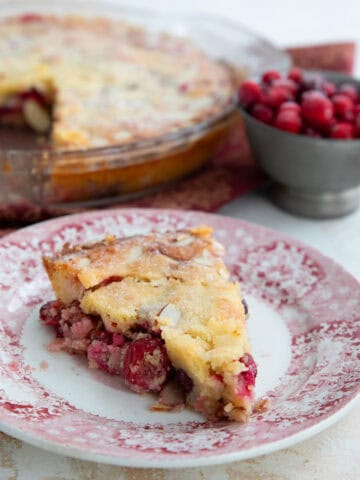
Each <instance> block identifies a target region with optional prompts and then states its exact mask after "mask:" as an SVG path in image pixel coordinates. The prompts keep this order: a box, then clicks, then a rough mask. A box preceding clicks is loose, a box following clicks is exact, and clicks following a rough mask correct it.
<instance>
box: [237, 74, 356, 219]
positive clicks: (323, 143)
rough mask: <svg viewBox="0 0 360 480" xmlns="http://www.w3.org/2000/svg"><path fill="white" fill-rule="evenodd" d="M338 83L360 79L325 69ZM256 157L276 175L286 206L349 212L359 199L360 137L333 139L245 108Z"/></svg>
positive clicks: (274, 193)
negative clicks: (268, 121)
mask: <svg viewBox="0 0 360 480" xmlns="http://www.w3.org/2000/svg"><path fill="white" fill-rule="evenodd" d="M321 74H322V75H323V76H324V77H325V78H327V79H329V80H331V81H333V82H334V83H343V82H345V81H346V82H347V83H352V84H354V85H356V86H357V88H358V89H359V90H360V81H357V80H354V79H353V78H351V77H348V76H346V75H341V74H336V73H332V72H331V73H330V72H321ZM240 111H241V114H242V117H243V120H244V123H245V128H246V131H247V134H248V137H249V142H250V146H251V149H252V152H253V154H254V156H255V159H256V160H257V162H258V163H259V164H260V166H261V167H262V168H263V169H264V170H265V172H266V173H267V174H268V175H269V176H270V178H271V179H272V180H273V182H272V184H271V186H270V189H269V195H270V198H271V199H272V201H273V202H274V203H275V204H277V205H278V206H280V207H281V208H283V209H285V210H287V211H289V212H291V213H294V214H297V215H301V216H306V217H313V218H331V217H339V216H342V215H346V214H348V213H350V212H352V211H353V210H355V209H356V208H357V207H358V206H359V203H360V139H359V140H331V139H323V138H313V137H307V136H305V135H297V134H292V133H287V132H284V131H282V130H278V129H276V128H274V127H271V126H268V125H265V124H264V123H262V122H260V121H258V120H256V119H255V118H253V117H252V116H250V115H249V114H248V113H246V112H245V111H244V110H243V109H242V108H240Z"/></svg>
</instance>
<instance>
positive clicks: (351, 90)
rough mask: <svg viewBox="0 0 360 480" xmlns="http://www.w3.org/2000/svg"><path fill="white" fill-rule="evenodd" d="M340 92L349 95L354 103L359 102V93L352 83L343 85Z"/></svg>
mask: <svg viewBox="0 0 360 480" xmlns="http://www.w3.org/2000/svg"><path fill="white" fill-rule="evenodd" d="M339 92H340V93H343V94H344V95H347V96H348V97H349V98H351V100H352V101H353V102H357V100H358V91H357V89H356V87H355V85H352V84H351V83H344V84H343V85H341V86H340V88H339Z"/></svg>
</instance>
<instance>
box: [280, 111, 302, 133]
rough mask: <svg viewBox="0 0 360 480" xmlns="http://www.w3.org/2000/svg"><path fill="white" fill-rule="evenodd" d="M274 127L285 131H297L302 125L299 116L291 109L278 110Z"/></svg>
mask: <svg viewBox="0 0 360 480" xmlns="http://www.w3.org/2000/svg"><path fill="white" fill-rule="evenodd" d="M274 127H276V128H279V129H280V130H285V131H286V132H291V133H299V132H300V130H301V127H302V121H301V117H300V115H299V114H298V113H297V112H294V111H293V110H280V111H279V113H278V114H277V116H276V118H275V121H274Z"/></svg>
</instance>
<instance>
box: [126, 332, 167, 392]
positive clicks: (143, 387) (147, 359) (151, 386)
mask: <svg viewBox="0 0 360 480" xmlns="http://www.w3.org/2000/svg"><path fill="white" fill-rule="evenodd" d="M170 367H171V365H170V361H169V358H168V356H167V352H166V349H165V347H164V344H163V343H162V341H161V340H160V339H159V338H156V337H151V336H147V337H142V338H139V339H137V340H134V341H133V342H132V343H130V345H129V347H128V349H127V351H126V354H125V358H124V379H125V383H126V384H127V385H128V386H129V388H131V390H134V391H135V392H138V393H144V392H159V391H160V390H161V389H162V387H163V386H164V384H165V382H166V380H167V377H168V373H169V371H170Z"/></svg>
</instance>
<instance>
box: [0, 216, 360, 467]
mask: <svg viewBox="0 0 360 480" xmlns="http://www.w3.org/2000/svg"><path fill="white" fill-rule="evenodd" d="M204 223H206V224H209V225H211V226H213V227H214V229H215V235H216V236H217V237H218V238H219V240H220V241H221V242H222V243H223V244H224V245H225V247H226V248H227V252H228V253H227V257H226V259H225V260H226V263H227V264H228V266H229V268H230V271H231V273H232V275H233V278H234V279H238V280H239V281H240V283H241V286H242V289H243V291H244V293H245V294H246V295H252V296H255V297H258V298H259V300H260V301H261V302H263V303H264V304H265V305H266V306H267V308H269V309H271V310H273V311H274V312H276V315H278V316H279V318H281V321H282V322H284V324H285V326H286V329H287V330H288V332H289V339H290V340H289V342H290V344H289V350H290V352H291V358H290V361H289V365H288V366H286V371H285V373H284V374H283V375H282V376H281V378H279V380H278V381H277V382H276V385H274V387H273V388H270V389H269V390H268V391H266V396H267V397H268V398H269V399H270V402H271V407H270V409H269V410H268V411H267V412H263V413H257V414H254V415H253V417H252V418H251V420H250V421H249V422H248V423H247V424H245V425H239V424H234V423H231V424H230V423H229V424H227V423H215V424H213V423H210V422H206V421H203V420H202V419H201V418H200V417H199V418H198V419H196V420H188V419H187V417H186V416H185V417H184V420H177V421H173V422H172V421H171V417H167V419H166V421H163V418H164V417H162V416H161V415H160V416H159V417H154V419H155V418H156V420H154V421H152V422H146V421H143V420H142V414H141V411H139V416H138V417H139V418H138V421H128V420H126V419H124V420H122V419H121V418H120V419H119V418H111V417H109V416H107V415H99V414H95V413H92V412H89V411H87V410H84V409H81V408H79V407H78V406H76V402H75V403H73V402H71V401H70V400H69V398H66V399H65V398H63V397H62V396H61V395H59V394H56V393H55V392H54V391H52V389H51V388H49V386H48V385H46V384H43V383H42V382H41V381H40V380H39V377H38V376H37V375H36V374H35V369H34V365H29V364H27V363H26V361H25V358H26V355H25V350H26V348H27V347H26V346H25V344H24V343H23V337H22V334H23V329H24V326H25V324H26V322H28V321H29V317H30V316H31V315H33V316H34V311H35V315H36V311H37V309H38V307H39V306H40V305H41V303H43V301H44V299H46V298H48V297H49V298H50V297H51V296H52V293H51V288H50V285H49V282H48V280H47V277H46V274H45V272H44V270H43V267H42V263H41V256H42V255H43V254H45V253H46V254H48V253H51V252H53V251H55V250H57V249H58V248H60V247H61V246H62V245H63V244H64V243H66V242H70V243H76V242H86V241H92V240H98V239H101V238H102V237H103V236H104V235H105V234H116V235H133V234H138V233H146V232H148V231H150V230H154V229H156V230H161V231H166V230H170V229H174V228H186V227H188V226H191V225H198V224H204ZM0 265H1V271H0V302H1V305H2V306H3V309H2V315H1V317H0V351H1V356H0V424H1V427H2V429H3V430H4V431H5V432H7V433H10V434H12V435H14V436H17V437H19V438H21V439H23V440H26V441H29V442H30V443H33V444H35V445H37V446H41V447H43V448H47V449H49V450H52V451H55V452H59V453H64V454H68V455H72V456H76V457H80V458H84V459H90V460H98V461H103V462H107V463H113V464H120V465H134V466H159V467H160V466H163V467H165V466H166V467H171V466H186V465H187V466H195V465H201V464H211V463H220V462H225V461H231V460H237V459H241V458H248V457H252V456H256V455H260V454H263V453H266V452H270V451H272V450H276V449H278V448H281V447H285V446H288V445H290V444H291V443H294V442H295V441H300V440H301V439H304V438H306V437H307V436H310V435H311V434H313V433H316V431H320V429H322V428H324V427H325V426H326V425H327V424H330V423H331V422H332V421H334V420H336V418H337V417H338V416H339V415H340V413H341V411H345V410H346V407H348V406H349V405H350V404H352V403H353V400H354V398H355V396H356V393H357V392H358V390H359V380H360V366H359V361H358V358H357V352H358V347H359V331H360V325H359V312H360V293H359V285H358V282H357V281H356V280H355V279H354V278H353V277H351V276H350V275H349V274H348V273H346V272H345V271H344V270H343V269H342V268H341V267H340V266H338V265H337V264H335V263H334V262H332V261H331V260H330V259H328V258H326V257H324V256H322V255H321V254H320V253H319V252H317V251H315V250H313V249H312V248H310V247H308V246H306V245H304V244H301V243H300V242H298V241H296V240H293V239H291V238H289V237H287V236H285V235H282V234H280V233H278V232H275V231H271V230H268V229H265V228H263V227H260V226H256V225H252V224H249V223H246V222H242V221H239V220H234V219H230V218H225V217H221V216H215V215H209V214H203V213H198V212H180V211H171V210H141V209H119V210H113V211H111V210H109V211H106V212H92V213H85V214H79V215H74V216H69V217H63V218H59V219H55V220H51V221H49V222H44V223H42V224H38V225H35V226H32V227H28V228H26V229H24V230H22V231H18V232H16V233H14V234H12V235H10V236H8V237H4V238H3V239H2V240H1V241H0ZM250 308H251V305H250ZM260 320H261V321H264V322H265V321H266V318H264V319H260ZM35 325H36V326H35V327H34V328H35V330H34V331H33V333H34V335H36V329H39V330H40V329H42V328H43V327H42V326H41V325H40V324H38V323H36V324H35ZM255 340H256V339H255ZM277 340H278V339H277V338H273V339H272V342H273V345H274V348H275V349H276V348H278V345H277V344H276V342H277ZM253 343H254V341H253ZM71 360H72V359H71V358H70V361H71ZM263 361H264V360H263ZM265 361H266V360H265ZM54 362H56V359H55V360H54ZM80 368H84V369H86V368H87V367H86V366H85V365H84V366H83V367H80ZM119 395H122V392H121V390H119ZM154 415H156V414H154ZM162 415H164V414H162ZM168 415H169V414H168ZM157 418H159V421H157ZM169 418H170V420H169Z"/></svg>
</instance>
